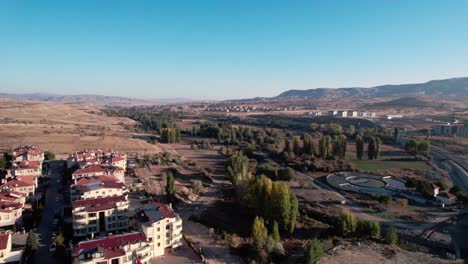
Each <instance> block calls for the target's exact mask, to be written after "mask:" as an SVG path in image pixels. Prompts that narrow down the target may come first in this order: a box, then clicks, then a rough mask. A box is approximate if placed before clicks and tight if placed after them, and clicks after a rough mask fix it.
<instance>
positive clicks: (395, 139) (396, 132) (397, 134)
mask: <svg viewBox="0 0 468 264" xmlns="http://www.w3.org/2000/svg"><path fill="white" fill-rule="evenodd" d="M398 139H400V128H399V127H395V129H394V130H393V142H394V143H397V142H398Z"/></svg>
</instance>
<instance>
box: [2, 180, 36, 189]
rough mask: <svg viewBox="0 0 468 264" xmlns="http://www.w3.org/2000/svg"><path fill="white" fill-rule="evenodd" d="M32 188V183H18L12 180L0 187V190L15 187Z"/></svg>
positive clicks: (18, 181)
mask: <svg viewBox="0 0 468 264" xmlns="http://www.w3.org/2000/svg"><path fill="white" fill-rule="evenodd" d="M30 186H34V185H33V184H32V183H29V182H25V181H20V180H12V181H9V182H7V183H5V184H3V185H1V186H0V189H5V188H16V187H30Z"/></svg>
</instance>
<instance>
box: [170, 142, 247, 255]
mask: <svg viewBox="0 0 468 264" xmlns="http://www.w3.org/2000/svg"><path fill="white" fill-rule="evenodd" d="M161 147H162V149H163V150H164V151H167V152H169V153H171V155H175V156H177V157H180V159H181V160H182V161H183V162H186V161H189V160H190V161H192V160H195V161H200V160H201V161H200V162H197V163H200V164H201V165H202V167H203V165H207V164H209V165H211V166H213V167H214V170H213V174H212V175H211V178H212V180H213V182H212V183H211V184H209V185H208V187H207V188H205V190H204V191H203V193H201V195H200V196H199V197H198V199H196V200H195V201H193V202H192V203H191V204H185V205H182V206H179V208H178V210H177V213H178V214H179V215H180V217H181V218H182V219H183V231H184V234H185V236H186V237H187V238H189V239H190V240H192V242H193V245H194V247H195V248H196V249H197V250H199V251H201V252H202V254H203V256H204V257H205V261H206V263H212V264H218V263H244V262H243V261H242V259H241V258H240V257H238V256H236V255H233V254H231V252H230V249H229V247H227V246H225V245H224V244H223V243H219V242H216V241H215V240H214V239H213V238H212V237H210V236H209V228H208V227H206V226H204V225H202V224H200V223H197V222H194V221H192V220H190V219H191V216H199V215H200V214H201V213H202V212H203V211H205V210H206V209H207V208H209V207H211V206H213V205H214V204H215V203H216V202H217V201H219V200H221V199H223V191H222V190H223V188H224V186H225V185H227V184H231V182H230V181H229V180H228V179H227V177H226V176H225V174H224V159H225V157H224V156H222V155H221V154H219V153H218V152H217V151H216V150H213V151H209V154H207V153H205V152H202V151H200V152H197V151H194V150H190V147H189V146H188V147H187V145H182V144H177V147H178V148H179V150H180V151H178V150H177V149H175V148H174V147H173V146H171V145H167V144H163V145H161ZM182 153H184V154H186V153H187V154H190V156H189V157H190V158H188V157H185V156H184V155H182ZM205 156H208V157H205ZM208 158H209V159H214V160H215V161H216V164H212V163H211V162H210V161H208ZM217 163H220V164H217ZM182 170H183V171H184V172H188V170H187V169H182Z"/></svg>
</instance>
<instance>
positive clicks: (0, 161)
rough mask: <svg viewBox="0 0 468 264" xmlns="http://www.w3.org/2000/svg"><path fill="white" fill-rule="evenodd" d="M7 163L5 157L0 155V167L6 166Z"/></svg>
mask: <svg viewBox="0 0 468 264" xmlns="http://www.w3.org/2000/svg"><path fill="white" fill-rule="evenodd" d="M7 165H8V162H7V161H6V159H5V158H4V157H3V156H0V169H4V168H6V166H7Z"/></svg>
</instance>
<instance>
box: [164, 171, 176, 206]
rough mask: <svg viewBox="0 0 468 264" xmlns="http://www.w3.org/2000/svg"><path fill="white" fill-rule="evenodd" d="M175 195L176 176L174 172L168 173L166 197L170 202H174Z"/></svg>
mask: <svg viewBox="0 0 468 264" xmlns="http://www.w3.org/2000/svg"><path fill="white" fill-rule="evenodd" d="M174 195H175V184H174V175H173V174H172V172H170V171H169V172H167V173H166V196H167V199H168V200H169V201H172V199H173V198H174Z"/></svg>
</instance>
